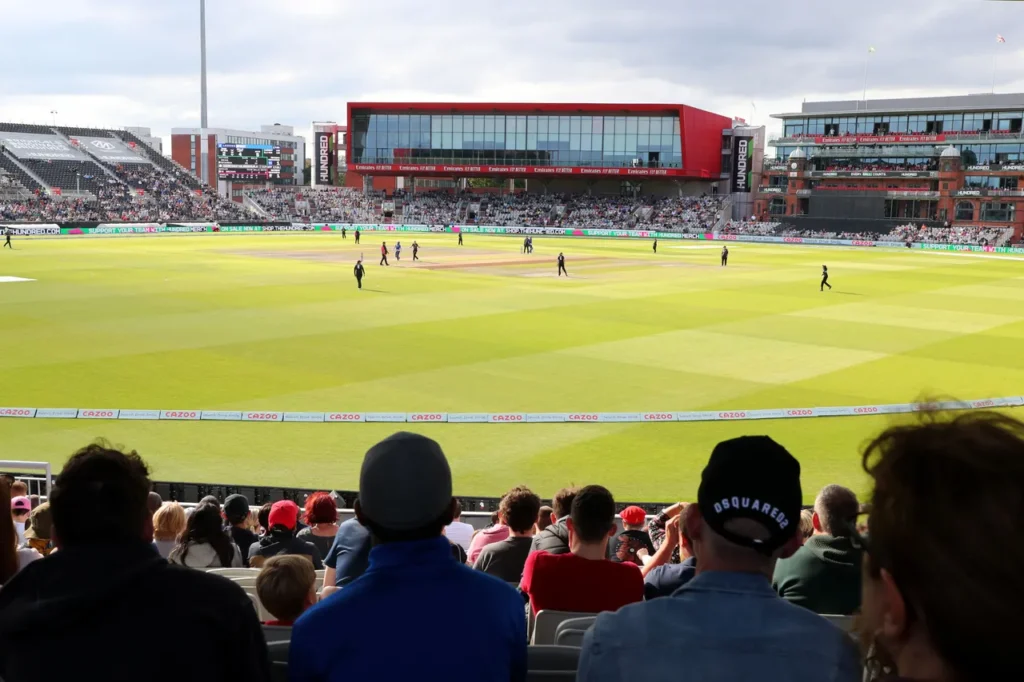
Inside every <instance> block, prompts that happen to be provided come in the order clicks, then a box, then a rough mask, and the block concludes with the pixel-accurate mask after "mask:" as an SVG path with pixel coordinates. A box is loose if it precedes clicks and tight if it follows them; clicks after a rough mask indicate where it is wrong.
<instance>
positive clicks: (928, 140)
mask: <svg viewBox="0 0 1024 682" xmlns="http://www.w3.org/2000/svg"><path fill="white" fill-rule="evenodd" d="M773 116H774V118H778V119H781V120H782V124H783V132H782V135H781V137H777V138H775V139H773V140H770V141H769V145H770V146H771V147H774V154H773V155H772V154H771V153H770V156H772V157H773V158H769V159H766V160H765V163H764V166H763V175H762V181H761V183H760V184H759V185H758V186H757V189H756V197H757V198H756V201H755V214H756V215H757V216H758V217H759V218H762V219H764V220H772V221H783V222H787V223H792V224H794V225H798V226H805V227H807V228H809V229H834V230H851V231H878V232H884V231H887V230H888V229H890V227H891V226H893V225H894V224H899V223H907V222H913V223H915V224H921V223H924V224H934V225H943V224H946V223H949V224H951V225H958V226H960V225H964V226H966V225H970V226H986V227H1012V228H1014V236H1015V237H1017V238H1019V237H1020V236H1021V232H1022V228H1024V189H1022V187H1024V150H1022V146H1024V136H1022V126H1021V124H1022V120H1024V94H1005V95H1002V94H1001V95H995V94H990V95H966V96H955V97H922V98H905V99H888V100H867V101H837V102H805V103H804V104H803V106H802V107H801V111H800V112H799V113H785V114H774V115H773Z"/></svg>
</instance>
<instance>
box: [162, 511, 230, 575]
mask: <svg viewBox="0 0 1024 682" xmlns="http://www.w3.org/2000/svg"><path fill="white" fill-rule="evenodd" d="M189 543H193V544H197V545H202V544H208V545H210V546H211V547H213V549H214V551H215V552H217V558H218V559H220V565H221V566H222V567H224V568H228V567H230V566H231V562H232V560H233V559H234V558H235V548H234V545H233V543H232V542H231V537H230V536H229V535H228V534H227V533H225V532H224V525H223V524H222V523H221V518H220V509H218V508H217V506H216V505H213V504H210V503H208V502H207V503H203V504H200V505H199V506H198V507H196V508H195V509H193V510H192V513H191V514H190V515H189V517H188V521H186V523H185V530H184V532H182V534H181V537H179V538H178V545H177V547H175V548H174V552H175V554H177V555H178V556H179V557H180V559H181V563H183V564H184V563H185V557H186V556H188V545H189Z"/></svg>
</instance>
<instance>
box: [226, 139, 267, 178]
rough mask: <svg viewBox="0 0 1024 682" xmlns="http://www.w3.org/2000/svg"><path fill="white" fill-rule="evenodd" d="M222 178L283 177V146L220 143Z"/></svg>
mask: <svg viewBox="0 0 1024 682" xmlns="http://www.w3.org/2000/svg"><path fill="white" fill-rule="evenodd" d="M217 177H218V178H219V179H221V180H274V179H277V178H280V177H281V148H280V147H279V146H276V145H269V144H218V145H217Z"/></svg>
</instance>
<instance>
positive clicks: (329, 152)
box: [310, 121, 348, 187]
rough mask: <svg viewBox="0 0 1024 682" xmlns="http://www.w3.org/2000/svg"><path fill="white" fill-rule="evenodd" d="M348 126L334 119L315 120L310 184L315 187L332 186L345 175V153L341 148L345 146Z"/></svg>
mask: <svg viewBox="0 0 1024 682" xmlns="http://www.w3.org/2000/svg"><path fill="white" fill-rule="evenodd" d="M347 134H348V126H342V125H338V124H337V123H335V122H334V121H313V151H312V152H311V156H312V163H311V164H310V167H311V171H312V174H311V177H310V184H311V185H313V186H314V187H330V186H332V185H337V184H339V178H342V177H344V175H345V170H346V169H345V155H344V154H343V153H340V151H339V150H342V149H344V148H345V136H346V135H347Z"/></svg>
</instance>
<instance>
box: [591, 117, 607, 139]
mask: <svg viewBox="0 0 1024 682" xmlns="http://www.w3.org/2000/svg"><path fill="white" fill-rule="evenodd" d="M591 123H592V125H591V127H590V131H591V132H592V133H593V134H594V135H600V134H601V133H603V132H604V118H602V117H601V116H594V117H593V118H592V119H591Z"/></svg>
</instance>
